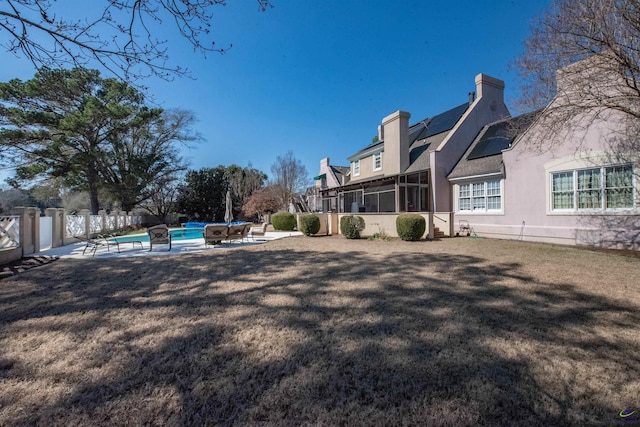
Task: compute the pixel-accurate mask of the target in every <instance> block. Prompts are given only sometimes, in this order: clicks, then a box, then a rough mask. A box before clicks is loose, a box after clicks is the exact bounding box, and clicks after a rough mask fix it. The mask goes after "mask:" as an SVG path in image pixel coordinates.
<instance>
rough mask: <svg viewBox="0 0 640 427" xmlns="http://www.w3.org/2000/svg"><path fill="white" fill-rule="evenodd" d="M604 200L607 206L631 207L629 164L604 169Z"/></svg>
mask: <svg viewBox="0 0 640 427" xmlns="http://www.w3.org/2000/svg"><path fill="white" fill-rule="evenodd" d="M605 177H606V179H605V181H606V183H605V187H604V192H605V194H606V198H605V202H606V204H607V207H608V208H611V209H620V208H632V207H633V168H632V167H631V165H626V166H613V167H608V168H606V169H605Z"/></svg>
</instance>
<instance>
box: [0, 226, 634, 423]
mask: <svg viewBox="0 0 640 427" xmlns="http://www.w3.org/2000/svg"><path fill="white" fill-rule="evenodd" d="M639 309H640V263H639V262H638V260H637V259H634V258H627V257H622V256H615V255H610V254H606V253H597V252H589V251H583V250H577V249H573V248H565V247H557V246H549V245H537V244H528V243H519V242H509V241H496V240H484V239H463V238H460V239H447V240H442V241H439V242H417V243H409V242H401V241H390V242H384V241H366V240H361V241H347V240H345V239H342V238H340V237H327V238H290V239H284V240H280V241H275V242H270V243H267V244H264V245H260V246H254V247H250V248H249V247H247V248H244V249H241V250H234V251H224V252H223V251H210V252H206V253H200V254H192V255H183V256H169V257H158V258H146V259H140V258H133V259H109V260H100V259H98V260H94V259H87V260H64V259H63V260H59V261H57V262H55V263H51V264H49V265H46V266H42V267H39V268H36V269H32V270H29V271H27V272H25V273H23V274H20V275H18V276H16V277H14V278H9V279H5V280H2V281H1V282H0V425H25V424H29V425H31V424H39V425H47V426H49V425H65V426H66V425H122V424H130V425H143V424H144V425H184V424H190V425H193V424H209V425H212V424H215V425H231V424H238V425H256V424H261V425H263V424H266V425H279V424H295V425H305V424H306V425H310V424H313V425H327V426H329V425H330V426H334V425H365V424H366V425H417V424H419V425H477V424H484V425H495V424H502V425H505V424H507V425H520V424H521V425H571V424H573V425H603V424H612V423H616V418H617V414H618V412H619V411H620V410H621V409H624V408H627V407H633V408H639V407H640V381H639V379H640V333H638V325H639V323H640V310H639Z"/></svg>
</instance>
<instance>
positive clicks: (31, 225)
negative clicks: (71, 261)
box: [0, 207, 142, 264]
mask: <svg viewBox="0 0 640 427" xmlns="http://www.w3.org/2000/svg"><path fill="white" fill-rule="evenodd" d="M41 215H42V212H41V211H40V209H38V208H33V207H16V208H13V209H12V215H5V216H0V264H3V263H6V262H11V261H13V260H16V259H19V258H20V257H23V256H25V255H29V254H32V253H35V252H39V251H40V250H42V249H45V248H51V247H53V248H55V247H58V246H62V245H66V244H69V243H73V242H75V241H77V240H78V238H90V237H94V236H96V235H98V234H100V233H106V232H111V231H116V230H120V229H126V228H134V227H135V228H137V227H138V226H139V225H140V224H141V223H142V217H140V216H135V215H132V214H131V213H127V212H111V213H109V214H107V213H106V212H105V211H100V212H98V215H90V214H89V211H88V210H82V211H80V214H79V215H67V214H66V212H65V210H64V209H63V208H48V209H45V210H44V216H41Z"/></svg>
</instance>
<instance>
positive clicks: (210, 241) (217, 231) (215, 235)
mask: <svg viewBox="0 0 640 427" xmlns="http://www.w3.org/2000/svg"><path fill="white" fill-rule="evenodd" d="M228 235H229V227H227V224H207V225H205V226H204V233H203V237H204V245H205V246H207V245H219V244H220V243H221V242H222V241H223V240H227V236H228Z"/></svg>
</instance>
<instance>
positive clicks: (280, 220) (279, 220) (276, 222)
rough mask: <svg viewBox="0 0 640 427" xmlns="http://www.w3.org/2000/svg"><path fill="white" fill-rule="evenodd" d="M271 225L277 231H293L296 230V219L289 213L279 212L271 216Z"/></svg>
mask: <svg viewBox="0 0 640 427" xmlns="http://www.w3.org/2000/svg"><path fill="white" fill-rule="evenodd" d="M271 225H273V228H274V229H275V230H279V231H293V229H295V228H296V217H295V215H293V214H292V213H289V212H278V213H276V214H273V215H271Z"/></svg>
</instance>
